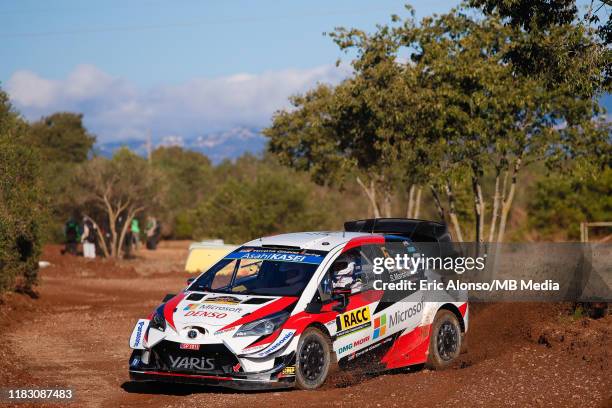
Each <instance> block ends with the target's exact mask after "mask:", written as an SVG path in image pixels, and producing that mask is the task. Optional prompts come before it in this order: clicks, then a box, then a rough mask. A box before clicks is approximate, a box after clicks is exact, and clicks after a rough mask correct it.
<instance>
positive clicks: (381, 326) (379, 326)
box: [372, 314, 387, 339]
mask: <svg viewBox="0 0 612 408" xmlns="http://www.w3.org/2000/svg"><path fill="white" fill-rule="evenodd" d="M386 332H387V315H386V314H384V315H382V316H379V317H377V318H376V319H374V335H373V336H372V338H374V339H377V338H379V337H382V336H384V335H385V333H386Z"/></svg>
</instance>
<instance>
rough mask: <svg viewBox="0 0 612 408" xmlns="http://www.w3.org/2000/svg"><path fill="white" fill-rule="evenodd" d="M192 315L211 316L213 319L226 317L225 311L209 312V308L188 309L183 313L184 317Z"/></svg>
mask: <svg viewBox="0 0 612 408" xmlns="http://www.w3.org/2000/svg"><path fill="white" fill-rule="evenodd" d="M187 316H193V317H212V318H214V319H223V318H225V317H227V313H225V312H211V311H209V310H197V311H190V312H187V313H185V317H187Z"/></svg>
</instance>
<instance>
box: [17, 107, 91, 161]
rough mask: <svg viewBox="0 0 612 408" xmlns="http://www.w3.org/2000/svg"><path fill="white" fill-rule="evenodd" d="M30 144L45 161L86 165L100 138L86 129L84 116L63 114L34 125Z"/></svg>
mask: <svg viewBox="0 0 612 408" xmlns="http://www.w3.org/2000/svg"><path fill="white" fill-rule="evenodd" d="M28 140H29V141H30V142H31V143H32V144H33V145H34V146H35V147H36V148H37V149H38V150H39V151H40V153H41V156H42V157H44V158H45V161H51V162H59V163H82V162H84V161H85V160H87V157H88V155H89V153H90V152H91V149H92V147H93V145H94V143H95V141H96V138H95V136H93V135H91V134H90V133H89V132H88V131H87V129H86V128H85V126H84V125H83V115H81V114H77V113H70V112H60V113H54V114H53V115H51V116H47V117H44V118H42V119H40V120H39V121H36V122H34V123H32V125H31V126H30V132H29V136H28Z"/></svg>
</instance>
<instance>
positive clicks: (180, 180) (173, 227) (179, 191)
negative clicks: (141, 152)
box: [151, 147, 215, 239]
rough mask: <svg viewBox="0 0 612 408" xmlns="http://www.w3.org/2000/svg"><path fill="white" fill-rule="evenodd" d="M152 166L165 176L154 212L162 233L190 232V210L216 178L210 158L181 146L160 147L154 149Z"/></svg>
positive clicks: (182, 235) (183, 234) (185, 234)
mask: <svg viewBox="0 0 612 408" xmlns="http://www.w3.org/2000/svg"><path fill="white" fill-rule="evenodd" d="M151 159H152V163H153V167H154V168H156V169H157V170H158V171H159V172H160V173H161V174H162V175H163V176H164V181H163V182H164V184H165V185H167V189H168V191H167V194H166V195H165V199H164V202H163V206H162V208H160V214H152V215H156V216H157V218H158V219H160V220H161V222H162V225H163V226H164V230H165V232H166V233H165V235H167V236H168V235H169V236H171V237H173V238H178V239H185V238H191V236H192V235H193V226H192V224H191V222H190V220H189V212H190V211H191V210H193V209H194V208H195V206H196V205H197V204H198V203H199V202H200V201H201V200H203V199H204V197H205V196H206V195H207V194H208V193H210V191H211V190H212V188H213V186H214V184H215V181H214V180H213V178H212V166H211V164H210V160H208V158H207V157H206V156H204V155H202V154H200V153H197V152H193V151H188V150H184V149H182V148H180V147H160V148H157V149H156V150H155V151H153V154H152V158H151Z"/></svg>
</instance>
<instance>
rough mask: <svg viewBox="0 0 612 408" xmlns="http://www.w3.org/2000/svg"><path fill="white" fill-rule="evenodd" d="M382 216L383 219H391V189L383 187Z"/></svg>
mask: <svg viewBox="0 0 612 408" xmlns="http://www.w3.org/2000/svg"><path fill="white" fill-rule="evenodd" d="M383 194H384V197H383V214H384V216H385V217H387V218H389V217H391V188H390V187H389V186H385V187H384V188H383Z"/></svg>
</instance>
